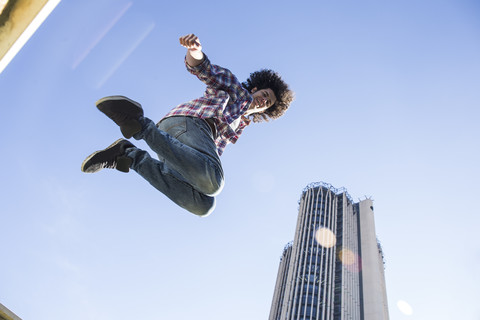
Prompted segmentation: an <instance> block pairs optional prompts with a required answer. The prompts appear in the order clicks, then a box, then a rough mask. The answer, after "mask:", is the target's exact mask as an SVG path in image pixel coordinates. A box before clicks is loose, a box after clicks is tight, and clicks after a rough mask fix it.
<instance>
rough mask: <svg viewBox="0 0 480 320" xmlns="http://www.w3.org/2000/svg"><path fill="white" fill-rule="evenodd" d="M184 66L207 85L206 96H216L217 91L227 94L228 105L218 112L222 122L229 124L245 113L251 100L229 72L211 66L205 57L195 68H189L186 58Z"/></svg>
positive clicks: (248, 94) (246, 91)
mask: <svg viewBox="0 0 480 320" xmlns="http://www.w3.org/2000/svg"><path fill="white" fill-rule="evenodd" d="M185 65H186V67H187V70H188V71H189V72H190V73H192V74H193V75H195V76H197V78H198V79H199V80H200V81H202V82H203V83H205V84H206V85H207V90H206V96H212V95H213V96H214V95H218V94H219V93H218V91H224V92H226V93H227V94H228V96H229V101H228V103H227V104H226V105H225V108H224V110H219V111H220V112H219V113H220V114H222V116H223V119H222V121H224V122H226V123H229V124H230V123H232V122H233V121H235V119H237V118H239V117H240V116H241V115H242V114H244V113H245V112H246V111H247V109H248V107H249V106H250V104H251V103H252V101H253V98H252V96H251V95H250V93H249V92H248V90H246V89H245V88H244V87H243V86H242V84H241V83H240V82H239V81H238V79H237V78H236V77H235V75H234V74H233V73H232V72H231V71H230V70H228V69H226V68H223V67H220V66H217V65H214V64H211V63H210V60H209V59H208V57H207V56H206V55H204V60H203V62H202V63H200V64H199V65H198V66H196V67H191V66H190V65H189V64H188V63H187V61H186V58H185Z"/></svg>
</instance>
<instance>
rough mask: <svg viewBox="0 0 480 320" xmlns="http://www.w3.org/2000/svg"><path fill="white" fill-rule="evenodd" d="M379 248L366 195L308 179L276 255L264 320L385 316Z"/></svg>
mask: <svg viewBox="0 0 480 320" xmlns="http://www.w3.org/2000/svg"><path fill="white" fill-rule="evenodd" d="M388 318H389V317H388V305H387V296H386V287H385V276H384V262H383V253H382V249H381V246H380V243H379V242H378V241H377V238H376V233H375V224H374V216H373V204H372V201H371V200H370V199H366V200H363V201H360V202H358V203H355V202H353V201H352V199H351V197H350V195H349V194H348V193H347V191H346V190H345V189H343V188H342V189H336V188H334V187H332V186H331V185H329V184H326V183H321V182H320V183H313V184H311V185H309V186H307V188H305V190H304V191H303V193H302V197H301V199H300V202H299V214H298V220H297V227H296V231H295V237H294V240H293V243H289V244H288V245H287V246H286V247H285V249H284V251H283V254H282V257H281V260H280V266H279V270H278V276H277V282H276V286H275V290H274V296H273V301H272V307H271V311H270V317H269V320H313V319H315V320H317V319H318V320H320V319H321V320H337V319H342V320H343V319H352V320H358V319H359V320H363V319H365V320H387V319H388Z"/></svg>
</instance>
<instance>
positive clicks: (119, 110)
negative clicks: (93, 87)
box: [96, 96, 143, 139]
mask: <svg viewBox="0 0 480 320" xmlns="http://www.w3.org/2000/svg"><path fill="white" fill-rule="evenodd" d="M96 105H97V108H98V109H99V110H100V111H102V112H103V113H105V115H106V116H107V117H109V118H110V119H112V120H113V121H114V122H115V123H116V124H118V125H119V126H120V131H122V134H123V136H124V137H125V138H127V139H130V138H131V137H132V136H133V135H134V134H136V133H138V132H140V130H142V125H141V124H140V121H139V119H140V117H143V109H142V106H141V105H140V103H138V102H136V101H133V100H130V99H128V98H127V97H124V96H110V97H105V98H102V99H100V100H98V101H97V102H96Z"/></svg>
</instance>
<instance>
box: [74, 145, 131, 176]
mask: <svg viewBox="0 0 480 320" xmlns="http://www.w3.org/2000/svg"><path fill="white" fill-rule="evenodd" d="M121 141H123V139H118V140H117V141H115V142H114V143H112V144H111V145H109V146H108V147H106V148H105V149H103V150H98V151H95V152H94V153H92V154H91V155H89V156H88V157H87V158H86V159H85V160H83V162H82V166H81V170H82V172H85V173H95V172H98V171H100V170H102V169H103V167H101V166H97V167H96V166H90V167H88V168H86V165H87V162H88V161H90V160H91V159H92V158H93V157H95V156H96V155H97V154H99V153H101V152H105V151H107V150H108V149H111V148H113V147H115V146H116V145H117V144H119V143H120V142H121ZM127 162H128V163H127ZM130 162H131V161H128V160H127V159H126V158H120V159H118V161H117V166H116V169H117V170H118V171H121V172H125V173H127V172H128V171H129V169H130ZM92 168H93V169H92ZM89 169H92V170H89Z"/></svg>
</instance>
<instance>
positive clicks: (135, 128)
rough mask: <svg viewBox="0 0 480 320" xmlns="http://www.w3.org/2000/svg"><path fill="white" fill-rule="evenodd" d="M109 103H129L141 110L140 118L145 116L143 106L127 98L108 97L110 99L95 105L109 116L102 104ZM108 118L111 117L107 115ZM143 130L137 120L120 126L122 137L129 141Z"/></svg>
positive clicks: (101, 100) (104, 99) (103, 99)
mask: <svg viewBox="0 0 480 320" xmlns="http://www.w3.org/2000/svg"><path fill="white" fill-rule="evenodd" d="M108 101H128V102H130V103H131V104H133V105H134V106H136V107H137V108H138V109H139V110H137V111H139V112H138V114H139V116H143V109H142V105H141V104H140V103H138V102H136V101H133V100H132V99H129V98H127V97H125V96H108V97H104V98H102V99H99V100H98V101H97V102H95V105H96V106H97V108H98V110H100V111H101V112H103V113H104V114H105V115H107V113H106V112H105V110H104V107H103V106H102V103H104V102H108ZM107 117H109V116H108V115H107ZM109 118H110V117H109ZM141 130H142V125H141V124H140V123H139V122H138V121H137V120H133V119H132V120H131V121H128V122H126V123H124V125H123V126H120V131H121V132H122V135H123V136H124V137H125V138H127V139H130V138H131V137H133V135H134V134H136V133H138V132H140V131H141Z"/></svg>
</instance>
